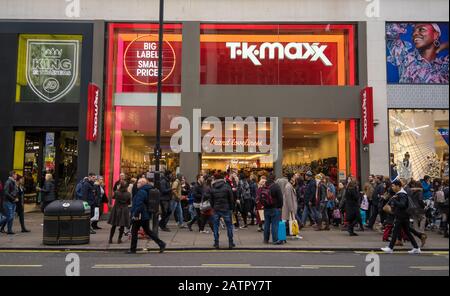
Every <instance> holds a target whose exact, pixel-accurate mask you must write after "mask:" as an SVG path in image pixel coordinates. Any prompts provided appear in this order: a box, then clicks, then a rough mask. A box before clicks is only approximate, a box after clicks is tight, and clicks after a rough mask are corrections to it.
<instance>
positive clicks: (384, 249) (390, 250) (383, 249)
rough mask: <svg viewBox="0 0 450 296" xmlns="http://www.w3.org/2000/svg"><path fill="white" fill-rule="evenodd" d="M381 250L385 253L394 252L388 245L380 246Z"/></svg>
mask: <svg viewBox="0 0 450 296" xmlns="http://www.w3.org/2000/svg"><path fill="white" fill-rule="evenodd" d="M381 251H383V252H385V253H386V254H392V253H394V250H392V249H391V248H389V247H385V248H381Z"/></svg>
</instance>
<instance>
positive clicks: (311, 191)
mask: <svg viewBox="0 0 450 296" xmlns="http://www.w3.org/2000/svg"><path fill="white" fill-rule="evenodd" d="M305 178H306V182H307V183H306V188H305V195H304V201H305V207H304V209H303V215H302V224H301V227H303V226H304V225H305V223H306V219H308V216H309V215H311V216H312V218H313V220H314V222H315V223H316V224H317V225H318V224H319V212H318V211H317V207H316V206H317V205H316V201H317V200H316V189H317V184H316V180H315V179H314V177H313V173H312V172H311V171H308V172H306V175H305Z"/></svg>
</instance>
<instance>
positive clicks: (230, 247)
mask: <svg viewBox="0 0 450 296" xmlns="http://www.w3.org/2000/svg"><path fill="white" fill-rule="evenodd" d="M233 248H236V245H235V244H234V243H229V244H228V250H231V249H233Z"/></svg>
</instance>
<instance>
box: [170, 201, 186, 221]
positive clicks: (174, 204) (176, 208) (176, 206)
mask: <svg viewBox="0 0 450 296" xmlns="http://www.w3.org/2000/svg"><path fill="white" fill-rule="evenodd" d="M170 209H171V212H172V213H175V215H177V219H178V225H183V222H184V218H183V209H182V208H181V202H180V201H176V200H172V201H171V202H170Z"/></svg>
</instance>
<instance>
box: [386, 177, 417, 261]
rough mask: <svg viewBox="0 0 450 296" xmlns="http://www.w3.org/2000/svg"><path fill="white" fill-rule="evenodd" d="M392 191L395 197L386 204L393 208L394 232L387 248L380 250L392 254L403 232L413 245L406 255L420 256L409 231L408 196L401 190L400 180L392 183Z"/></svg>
mask: <svg viewBox="0 0 450 296" xmlns="http://www.w3.org/2000/svg"><path fill="white" fill-rule="evenodd" d="M392 190H393V191H394V192H395V195H394V196H393V197H392V198H391V200H390V201H389V202H388V204H389V205H390V206H391V208H393V213H394V216H395V220H394V230H393V232H392V239H391V242H390V243H389V246H388V247H385V248H381V250H382V251H383V252H385V253H392V252H393V251H394V246H395V243H396V241H397V238H398V236H399V234H400V231H401V230H403V232H404V233H405V234H406V236H407V237H408V240H409V241H410V242H411V244H412V245H413V249H412V250H411V251H408V253H409V254H420V253H421V250H420V248H419V246H418V245H417V243H416V240H415V239H414V237H413V235H412V234H411V231H410V226H409V214H408V211H407V210H408V194H407V193H406V191H405V190H404V189H403V184H402V182H401V181H400V180H394V182H392Z"/></svg>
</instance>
